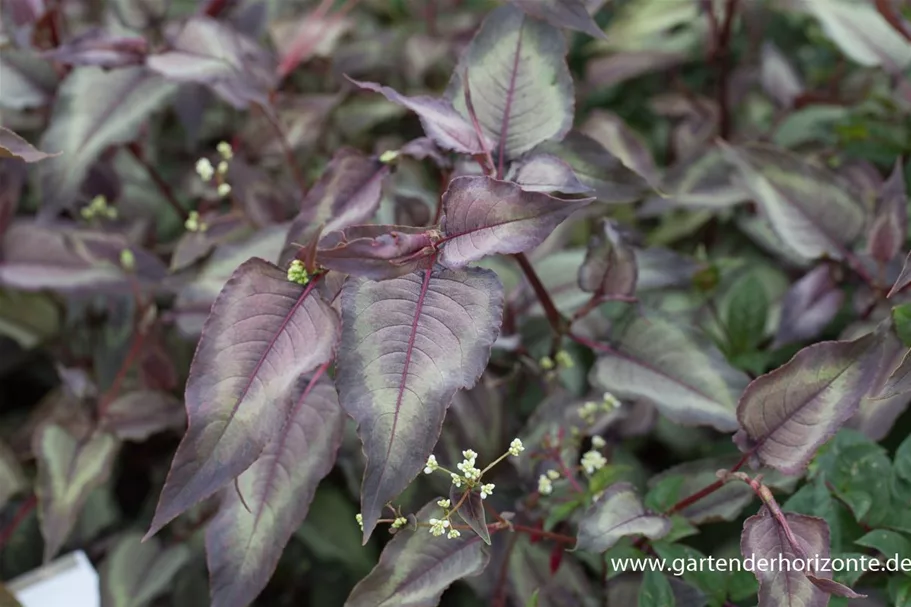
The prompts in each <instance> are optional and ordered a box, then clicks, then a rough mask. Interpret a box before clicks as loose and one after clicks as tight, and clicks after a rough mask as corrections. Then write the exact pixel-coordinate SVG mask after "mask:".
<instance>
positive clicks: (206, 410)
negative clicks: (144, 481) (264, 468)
mask: <svg viewBox="0 0 911 607" xmlns="http://www.w3.org/2000/svg"><path fill="white" fill-rule="evenodd" d="M316 283H317V281H316V280H313V281H311V282H310V283H309V284H308V285H307V286H306V287H302V286H301V285H299V284H297V283H294V282H291V281H289V280H288V279H287V273H286V272H285V271H283V270H282V269H280V268H279V267H277V266H275V265H273V264H271V263H269V262H266V261H264V260H262V259H259V258H253V259H251V260H249V261H247V262H245V263H244V264H242V265H241V266H240V267H239V268H237V270H235V272H234V274H233V275H232V276H231V278H230V279H229V280H228V282H227V283H226V284H225V286H224V288H223V289H222V291H221V293H219V295H218V298H217V299H216V300H215V303H214V304H213V305H212V311H211V313H210V315H209V318H208V319H207V320H206V324H205V326H204V327H203V330H202V336H201V338H200V340H199V345H198V346H197V350H196V354H195V356H194V358H193V362H192V364H191V366H190V375H189V378H188V379H187V390H186V397H185V400H186V407H187V416H188V418H189V427H188V429H187V433H186V435H185V436H184V438H183V440H182V441H181V443H180V445H179V446H178V448H177V453H176V454H175V455H174V460H173V462H172V463H171V470H170V472H169V473H168V478H167V481H166V482H165V486H164V488H163V489H162V492H161V497H160V499H159V503H158V508H157V510H156V512H155V517H154V519H153V521H152V525H151V527H150V529H149V532H148V534H147V537H150V536H152V535H154V534H155V533H156V532H157V531H158V530H159V529H161V528H162V527H163V526H164V525H166V524H167V523H168V522H170V521H171V520H172V519H174V518H175V517H177V516H178V515H179V514H181V513H182V512H184V511H185V510H187V509H188V508H190V507H191V506H193V505H194V504H196V503H197V502H199V501H201V500H203V499H205V498H207V497H209V496H210V495H212V494H213V493H215V492H216V491H217V490H218V489H220V488H222V487H223V486H225V485H226V484H228V483H229V482H231V481H232V480H233V479H235V478H237V476H238V475H240V474H241V473H242V472H244V470H246V469H247V468H249V467H250V465H251V464H253V462H255V461H256V460H257V458H258V457H259V456H260V453H262V451H263V449H264V448H265V446H266V445H267V444H268V442H269V441H270V440H271V439H272V437H274V436H275V435H276V434H277V433H278V432H279V431H280V430H281V428H282V426H283V424H284V423H285V420H286V418H287V416H288V413H289V411H290V409H291V407H292V406H293V404H294V402H296V401H297V399H298V398H299V397H300V395H301V393H302V392H303V390H304V389H305V387H306V386H305V385H303V384H302V382H301V381H300V377H301V375H303V374H304V373H307V372H309V371H311V370H313V369H315V368H316V367H318V366H319V365H321V364H323V363H325V362H327V361H328V360H329V359H331V358H332V355H333V353H334V350H335V344H336V340H337V338H338V332H339V320H338V316H337V315H336V313H335V311H333V310H332V309H331V308H330V307H329V306H328V305H327V304H326V303H325V302H324V301H323V300H322V298H321V297H320V296H319V294H318V293H317V292H315V286H316ZM238 348H242V349H243V352H244V354H245V356H243V357H240V356H238V355H237V352H238Z"/></svg>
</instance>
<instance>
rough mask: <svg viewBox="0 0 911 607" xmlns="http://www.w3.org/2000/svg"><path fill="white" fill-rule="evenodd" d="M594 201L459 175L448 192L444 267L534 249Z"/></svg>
mask: <svg viewBox="0 0 911 607" xmlns="http://www.w3.org/2000/svg"><path fill="white" fill-rule="evenodd" d="M591 201H592V199H591V198H585V199H582V200H573V201H565V200H560V199H558V198H553V197H551V196H548V195H547V194H541V193H536V192H523V191H522V189H521V188H519V187H518V186H517V185H515V184H513V183H509V182H508V181H498V180H496V179H493V178H491V177H475V176H462V177H456V178H455V179H453V180H452V181H451V182H450V184H449V189H448V190H446V193H445V194H443V218H442V220H441V222H440V229H441V230H442V232H443V234H444V239H443V241H442V242H441V243H440V244H441V246H442V247H443V253H442V256H441V258H440V263H442V264H443V265H446V266H448V267H451V268H460V267H463V266H465V265H466V264H468V263H469V262H472V261H477V260H479V259H481V258H483V257H485V256H487V255H493V254H495V253H500V254H508V253H521V252H522V251H527V250H529V249H532V248H534V247H536V246H538V245H539V244H541V243H542V242H543V241H544V239H545V238H547V237H548V236H549V235H550V233H551V232H552V231H553V230H554V228H555V227H557V226H558V225H559V224H560V223H562V222H563V220H564V219H566V218H567V217H569V216H570V215H571V214H572V213H573V212H575V211H577V210H579V209H580V208H582V207H584V206H585V205H587V204H588V203H590V202H591Z"/></svg>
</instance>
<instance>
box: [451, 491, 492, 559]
mask: <svg viewBox="0 0 911 607" xmlns="http://www.w3.org/2000/svg"><path fill="white" fill-rule="evenodd" d="M466 491H467V492H468V495H467V496H466V497H465V499H464V500H463V499H462V496H463V495H464V494H465V492H466ZM449 502H450V503H451V504H452V507H453V508H455V506H456V504H458V503H460V502H461V504H462V505H461V506H459V509H458V513H459V517H460V518H461V519H462V520H463V521H465V524H467V525H468V526H469V527H471V530H472V531H474V532H475V533H477V534H478V537H480V538H481V539H482V540H484V543H485V544H487V545H488V546H490V531H488V530H487V516H486V515H485V514H484V500H482V499H481V495H480V494H478V493H476V492H475V491H472V490H471V489H467V490H461V489H458V488H456V486H455V485H450V486H449Z"/></svg>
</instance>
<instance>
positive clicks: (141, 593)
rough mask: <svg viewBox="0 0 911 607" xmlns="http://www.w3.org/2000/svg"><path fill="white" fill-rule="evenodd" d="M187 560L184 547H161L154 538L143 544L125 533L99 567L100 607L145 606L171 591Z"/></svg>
mask: <svg viewBox="0 0 911 607" xmlns="http://www.w3.org/2000/svg"><path fill="white" fill-rule="evenodd" d="M190 557H191V554H190V548H189V547H188V546H187V545H185V544H174V545H172V546H170V547H168V548H164V547H163V546H162V545H161V542H160V541H159V540H158V539H157V538H152V539H151V540H149V541H147V542H143V541H142V533H138V532H132V531H131V532H128V533H125V534H124V535H122V536H121V537H120V539H119V540H118V541H117V543H116V544H114V547H113V548H112V549H111V551H110V552H109V553H108V555H107V557H105V559H104V562H103V563H102V564H101V567H100V571H99V574H100V578H101V582H100V584H101V605H102V607H145V606H146V605H149V604H150V603H151V602H152V601H153V600H154V599H155V598H157V597H159V596H161V595H162V594H164V593H166V592H167V591H168V590H170V589H171V584H172V580H173V579H174V576H175V575H177V573H178V572H179V571H181V570H182V569H183V568H184V566H185V565H186V564H187V563H188V562H189V561H190Z"/></svg>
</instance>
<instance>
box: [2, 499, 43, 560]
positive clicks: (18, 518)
mask: <svg viewBox="0 0 911 607" xmlns="http://www.w3.org/2000/svg"><path fill="white" fill-rule="evenodd" d="M37 505H38V496H36V495H35V494H32V495H30V496H29V498H28V499H27V500H25V501H24V502H22V504H21V505H20V506H19V509H18V510H16V514H15V515H14V516H13V520H12V521H11V522H10V524H9V525H7V526H6V527H5V528H4V529H3V530H2V531H0V548H2V547H3V546H5V545H6V543H7V542H8V541H9V540H10V538H11V537H13V534H14V533H15V532H16V529H18V528H19V525H21V524H22V523H23V522H24V521H25V519H26V518H27V517H28V515H29V514H30V513H31V511H32V510H34V509H35V506H37Z"/></svg>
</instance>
